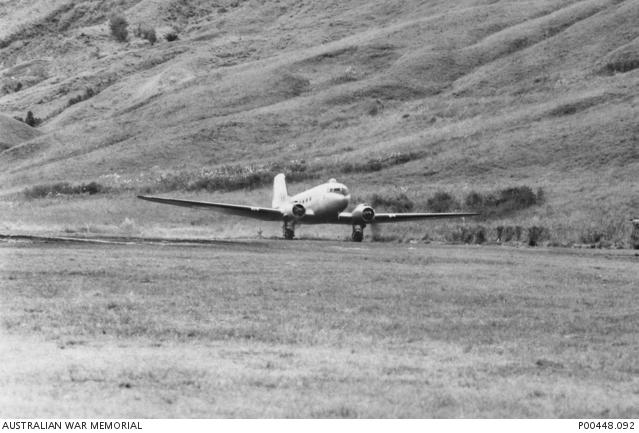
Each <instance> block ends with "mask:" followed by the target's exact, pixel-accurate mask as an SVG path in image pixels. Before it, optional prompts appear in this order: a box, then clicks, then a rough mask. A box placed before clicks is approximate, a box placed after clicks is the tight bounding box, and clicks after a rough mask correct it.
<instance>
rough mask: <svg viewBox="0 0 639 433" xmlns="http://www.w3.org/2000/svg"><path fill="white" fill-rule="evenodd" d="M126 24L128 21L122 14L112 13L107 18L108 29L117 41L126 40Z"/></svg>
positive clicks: (127, 35)
mask: <svg viewBox="0 0 639 433" xmlns="http://www.w3.org/2000/svg"><path fill="white" fill-rule="evenodd" d="M128 26H129V23H128V22H127V20H126V18H124V17H123V16H122V15H119V14H113V15H111V17H110V18H109V29H111V34H112V35H113V37H115V39H116V40H117V41H118V42H126V40H127V39H128V37H129V31H128V30H127V27H128Z"/></svg>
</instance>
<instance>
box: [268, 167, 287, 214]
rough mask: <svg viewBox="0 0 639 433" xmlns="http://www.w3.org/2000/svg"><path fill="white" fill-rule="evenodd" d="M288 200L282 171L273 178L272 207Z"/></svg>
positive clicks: (277, 206) (276, 206)
mask: <svg viewBox="0 0 639 433" xmlns="http://www.w3.org/2000/svg"><path fill="white" fill-rule="evenodd" d="M287 200H288V193H287V192H286V179H285V177H284V173H280V174H278V175H277V176H275V179H273V203H272V207H273V208H275V209H277V208H279V207H280V206H282V205H283V204H284V203H286V201H287Z"/></svg>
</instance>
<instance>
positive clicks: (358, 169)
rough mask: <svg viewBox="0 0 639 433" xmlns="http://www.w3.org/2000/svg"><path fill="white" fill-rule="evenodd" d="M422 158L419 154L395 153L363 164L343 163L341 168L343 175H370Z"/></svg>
mask: <svg viewBox="0 0 639 433" xmlns="http://www.w3.org/2000/svg"><path fill="white" fill-rule="evenodd" d="M420 156H421V154H420V153H417V152H407V153H402V152H394V153H391V154H389V155H387V156H384V157H378V158H371V159H369V160H367V161H365V162H361V163H351V162H346V163H343V164H342V165H341V167H340V169H341V171H342V173H368V172H373V171H380V170H381V169H383V168H387V167H392V166H394V165H400V164H405V163H407V162H409V161H412V160H413V159H417V158H419V157H420Z"/></svg>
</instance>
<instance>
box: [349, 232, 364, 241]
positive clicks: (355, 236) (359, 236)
mask: <svg viewBox="0 0 639 433" xmlns="http://www.w3.org/2000/svg"><path fill="white" fill-rule="evenodd" d="M351 239H352V240H353V242H361V241H362V239H364V230H361V229H360V230H353V234H352V235H351Z"/></svg>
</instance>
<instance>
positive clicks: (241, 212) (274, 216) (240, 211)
mask: <svg viewBox="0 0 639 433" xmlns="http://www.w3.org/2000/svg"><path fill="white" fill-rule="evenodd" d="M138 198H139V199H142V200H147V201H152V202H156V203H162V204H170V205H173V206H183V207H201V208H209V209H216V210H219V211H221V212H224V213H227V214H231V215H238V216H243V217H248V218H255V219H259V220H263V221H282V218H283V217H284V214H282V212H281V211H280V210H278V209H273V208H268V207H258V206H244V205H239V204H227V203H211V202H208V201H193V200H180V199H176V198H161V197H150V196H148V195H139V196H138Z"/></svg>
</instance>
